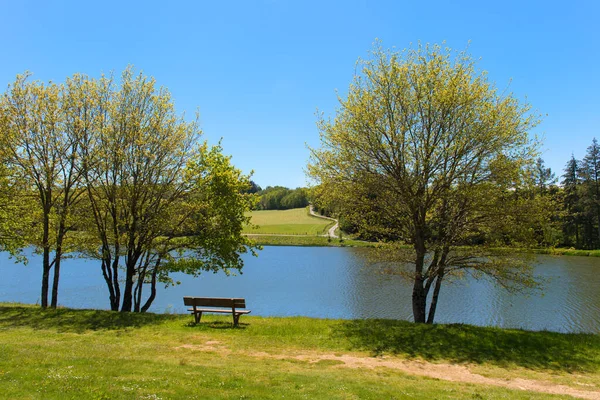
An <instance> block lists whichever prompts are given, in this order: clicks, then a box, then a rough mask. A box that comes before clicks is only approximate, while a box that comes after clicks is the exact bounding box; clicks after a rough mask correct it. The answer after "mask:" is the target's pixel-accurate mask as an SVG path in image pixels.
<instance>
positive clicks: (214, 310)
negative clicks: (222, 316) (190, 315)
mask: <svg viewBox="0 0 600 400" xmlns="http://www.w3.org/2000/svg"><path fill="white" fill-rule="evenodd" d="M188 311H189V312H194V309H193V308H189V309H188ZM196 312H206V313H211V312H214V313H230V314H231V308H196ZM250 312H251V311H250V310H237V309H236V310H235V313H236V314H250Z"/></svg>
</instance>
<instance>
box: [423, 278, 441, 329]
mask: <svg viewBox="0 0 600 400" xmlns="http://www.w3.org/2000/svg"><path fill="white" fill-rule="evenodd" d="M442 279H444V270H443V269H442V270H441V271H440V272H439V273H438V276H437V278H436V280H435V287H434V288H433V296H432V297H431V304H430V305H429V315H428V316H427V323H428V324H433V320H434V318H435V310H436V308H437V303H438V296H439V294H440V288H441V287H442Z"/></svg>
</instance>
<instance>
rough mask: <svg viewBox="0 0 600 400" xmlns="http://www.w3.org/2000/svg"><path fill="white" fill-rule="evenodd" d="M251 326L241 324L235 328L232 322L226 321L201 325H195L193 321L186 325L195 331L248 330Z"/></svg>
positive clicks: (202, 323)
mask: <svg viewBox="0 0 600 400" xmlns="http://www.w3.org/2000/svg"><path fill="white" fill-rule="evenodd" d="M248 325H249V324H245V323H242V322H240V323H239V324H237V326H234V325H233V323H232V322H225V321H201V322H199V323H195V322H194V321H191V322H190V323H188V324H186V327H188V328H195V329H242V330H243V329H246V327H247V326H248Z"/></svg>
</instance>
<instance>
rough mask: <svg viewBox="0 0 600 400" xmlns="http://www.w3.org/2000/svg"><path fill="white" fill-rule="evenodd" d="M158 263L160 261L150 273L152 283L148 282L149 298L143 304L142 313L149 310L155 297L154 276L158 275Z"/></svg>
mask: <svg viewBox="0 0 600 400" xmlns="http://www.w3.org/2000/svg"><path fill="white" fill-rule="evenodd" d="M159 263H160V261H159V262H157V263H156V267H155V268H154V270H153V271H152V281H151V282H150V296H149V297H148V300H146V303H144V305H143V306H142V309H141V311H142V312H146V311H147V310H148V308H150V306H151V305H152V302H153V301H154V298H155V297H156V275H157V273H158V264H159Z"/></svg>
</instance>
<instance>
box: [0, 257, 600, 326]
mask: <svg viewBox="0 0 600 400" xmlns="http://www.w3.org/2000/svg"><path fill="white" fill-rule="evenodd" d="M364 251H365V249H350V248H326V247H265V249H264V250H263V251H261V252H260V254H259V257H252V256H250V255H247V256H246V257H245V263H246V265H245V267H244V270H243V274H242V275H237V276H230V277H227V276H225V274H223V273H217V274H212V273H207V274H204V275H202V276H200V277H199V278H192V277H189V276H186V275H182V274H179V275H174V278H175V280H180V281H181V282H182V283H181V285H179V286H175V287H169V288H166V289H165V288H163V287H160V288H159V292H158V294H157V298H156V300H155V301H154V304H153V306H152V307H151V311H153V312H168V313H184V312H185V307H184V306H183V301H182V297H183V296H185V295H188V296H207V297H244V298H246V303H247V305H248V308H250V309H251V310H252V314H253V315H263V316H293V315H304V316H310V317H318V318H342V319H353V318H391V319H406V320H411V319H412V311H411V310H412V308H411V286H410V284H409V283H408V282H406V281H405V280H403V279H402V278H401V277H399V276H387V275H381V274H378V273H375V272H374V269H373V267H372V266H370V264H369V263H368V262H367V261H366V259H365V257H364V256H363V255H364ZM536 261H537V265H536V267H535V273H536V275H538V276H540V277H542V278H544V279H545V280H546V284H545V288H544V292H543V294H532V295H529V296H524V295H514V294H509V293H507V292H506V291H504V290H502V289H501V288H499V287H496V286H495V285H494V284H492V283H491V282H488V281H485V280H480V281H477V280H475V279H473V278H470V277H467V278H465V279H463V280H460V281H458V282H456V283H451V284H446V285H444V286H442V290H441V293H440V301H439V304H438V310H437V313H436V322H462V323H468V324H475V325H491V326H500V327H512V328H525V329H532V330H542V329H547V330H551V331H559V332H593V333H600V284H599V283H600V258H588V257H553V256H538V257H537V258H536ZM40 263H41V257H39V256H31V257H30V261H29V264H28V265H22V264H15V263H14V262H13V260H10V259H9V258H8V255H7V254H6V253H0V270H1V271H2V280H1V281H0V302H11V301H12V302H21V303H39V296H40V295H39V291H40V279H41V266H40ZM59 303H60V304H61V305H64V306H66V307H73V308H99V309H108V308H109V302H108V291H107V289H106V285H105V283H104V280H103V279H102V276H101V272H100V264H99V262H98V261H96V260H84V259H69V260H66V261H65V262H64V263H63V267H62V274H61V286H60V291H59Z"/></svg>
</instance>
